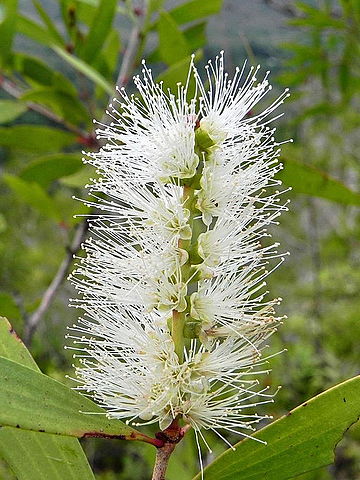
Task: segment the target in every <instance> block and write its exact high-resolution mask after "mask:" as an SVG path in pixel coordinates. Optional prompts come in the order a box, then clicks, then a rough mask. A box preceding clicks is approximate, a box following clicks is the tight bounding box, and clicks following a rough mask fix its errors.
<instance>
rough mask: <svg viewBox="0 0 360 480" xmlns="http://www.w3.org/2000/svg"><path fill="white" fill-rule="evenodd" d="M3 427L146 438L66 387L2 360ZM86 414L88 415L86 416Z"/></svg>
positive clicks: (0, 407)
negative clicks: (110, 418) (107, 415)
mask: <svg viewBox="0 0 360 480" xmlns="http://www.w3.org/2000/svg"><path fill="white" fill-rule="evenodd" d="M0 385H1V388H0V425H6V426H12V427H16V426H17V425H18V427H17V428H21V429H23V430H33V431H37V432H38V431H42V432H46V433H56V434H57V435H66V436H73V437H79V438H83V437H92V436H97V434H101V435H104V436H108V437H114V438H121V439H125V438H129V439H130V438H131V439H135V438H141V437H143V435H142V434H141V433H140V432H137V431H136V430H134V429H133V428H131V427H129V426H127V425H125V424H124V423H123V422H121V421H120V420H109V419H108V418H107V417H106V416H105V413H106V412H105V410H103V409H102V408H100V407H99V406H98V405H96V404H95V403H94V402H92V401H91V400H89V399H88V398H86V397H85V396H83V395H80V394H79V393H77V392H75V391H74V390H71V389H70V388H68V387H66V386H65V385H63V384H62V383H59V382H57V381H56V380H54V379H52V378H50V377H48V376H46V375H43V374H41V373H38V372H34V371H33V370H31V369H29V368H27V367H23V366H22V365H19V364H18V363H15V362H13V361H11V360H8V359H6V358H3V357H0ZM83 412H85V413H83Z"/></svg>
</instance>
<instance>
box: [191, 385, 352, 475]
mask: <svg viewBox="0 0 360 480" xmlns="http://www.w3.org/2000/svg"><path fill="white" fill-rule="evenodd" d="M359 398H360V376H358V377H354V378H351V379H350V380H347V381H346V382H343V383H340V384H339V385H336V386H335V387H333V388H330V389H329V390H327V391H325V392H323V393H322V394H320V395H318V396H316V397H314V398H312V399H311V400H309V401H308V402H306V403H303V404H302V405H300V406H299V407H297V408H295V409H294V410H292V411H291V412H289V413H288V414H287V415H286V416H284V417H281V418H280V419H279V420H277V421H275V422H273V423H272V424H271V425H269V426H267V427H265V428H263V429H262V430H260V431H259V432H257V433H256V434H255V435H254V436H255V437H256V438H259V439H261V440H263V441H266V442H267V445H264V444H262V443H259V442H255V441H254V440H251V439H246V440H243V441H242V442H240V443H238V444H237V445H236V446H235V447H236V450H235V451H233V450H228V451H226V452H225V453H224V454H222V455H220V457H219V458H217V459H216V460H215V461H214V462H213V463H212V464H210V465H209V466H208V467H206V468H205V478H206V480H218V479H220V478H221V480H233V479H235V478H239V479H240V478H241V480H250V479H251V480H264V479H266V480H285V479H287V478H293V477H295V476H297V475H300V474H302V473H305V472H308V471H310V470H313V469H315V468H318V467H321V466H323V465H328V464H330V463H332V462H333V460H334V453H333V450H334V448H335V445H336V444H337V443H338V442H339V440H340V439H341V437H342V436H343V434H344V432H345V431H346V430H347V429H348V428H349V426H350V425H352V424H353V423H354V422H356V421H357V420H358V418H359V416H360V403H359ZM195 479H196V480H199V479H200V474H199V475H197V476H196V477H195Z"/></svg>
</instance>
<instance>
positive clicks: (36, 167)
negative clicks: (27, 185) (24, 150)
mask: <svg viewBox="0 0 360 480" xmlns="http://www.w3.org/2000/svg"><path fill="white" fill-rule="evenodd" d="M82 167H83V163H82V161H81V155H80V154H79V153H54V154H51V155H45V156H43V157H40V158H37V159H36V160H34V161H32V162H31V163H29V164H27V166H26V167H25V168H24V170H23V171H22V172H21V173H20V178H22V179H23V180H26V181H27V182H36V183H38V184H39V185H41V186H42V187H43V188H47V187H48V186H49V185H50V184H51V183H52V182H53V181H54V180H57V179H59V178H61V177H66V176H68V175H72V174H74V173H75V172H78V171H79V170H81V169H82Z"/></svg>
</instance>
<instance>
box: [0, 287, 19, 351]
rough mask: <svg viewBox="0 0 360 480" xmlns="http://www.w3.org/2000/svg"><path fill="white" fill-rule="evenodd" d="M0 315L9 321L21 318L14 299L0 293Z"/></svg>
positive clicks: (7, 294)
mask: <svg viewBox="0 0 360 480" xmlns="http://www.w3.org/2000/svg"><path fill="white" fill-rule="evenodd" d="M1 315H6V316H7V317H9V318H11V319H16V320H17V319H19V318H20V317H21V313H20V310H19V307H18V306H17V304H16V302H15V300H14V298H13V297H12V296H11V295H10V294H9V293H5V292H0V316H1ZM0 323H1V317H0ZM0 336H1V332H0ZM0 342H1V341H0ZM0 348H1V347H0Z"/></svg>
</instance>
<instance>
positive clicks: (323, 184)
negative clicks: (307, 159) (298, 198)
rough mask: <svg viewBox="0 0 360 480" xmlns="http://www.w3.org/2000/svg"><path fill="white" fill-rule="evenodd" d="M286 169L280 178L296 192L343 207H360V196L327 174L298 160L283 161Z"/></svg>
mask: <svg viewBox="0 0 360 480" xmlns="http://www.w3.org/2000/svg"><path fill="white" fill-rule="evenodd" d="M282 161H283V163H284V165H285V168H284V170H282V171H281V172H280V173H279V174H278V178H279V179H280V180H282V181H283V182H284V184H285V185H291V186H292V188H293V190H294V192H296V193H306V194H308V195H313V196H315V197H321V198H326V199H327V200H331V201H333V202H338V203H341V204H343V205H360V194H359V193H357V192H354V191H352V190H350V189H349V188H348V187H346V185H344V184H343V183H341V182H339V181H338V180H336V179H334V178H332V177H330V176H329V175H327V174H326V173H325V172H322V171H321V170H319V169H317V168H315V167H313V166H311V165H307V164H305V163H301V162H299V161H296V160H285V161H284V160H282Z"/></svg>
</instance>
